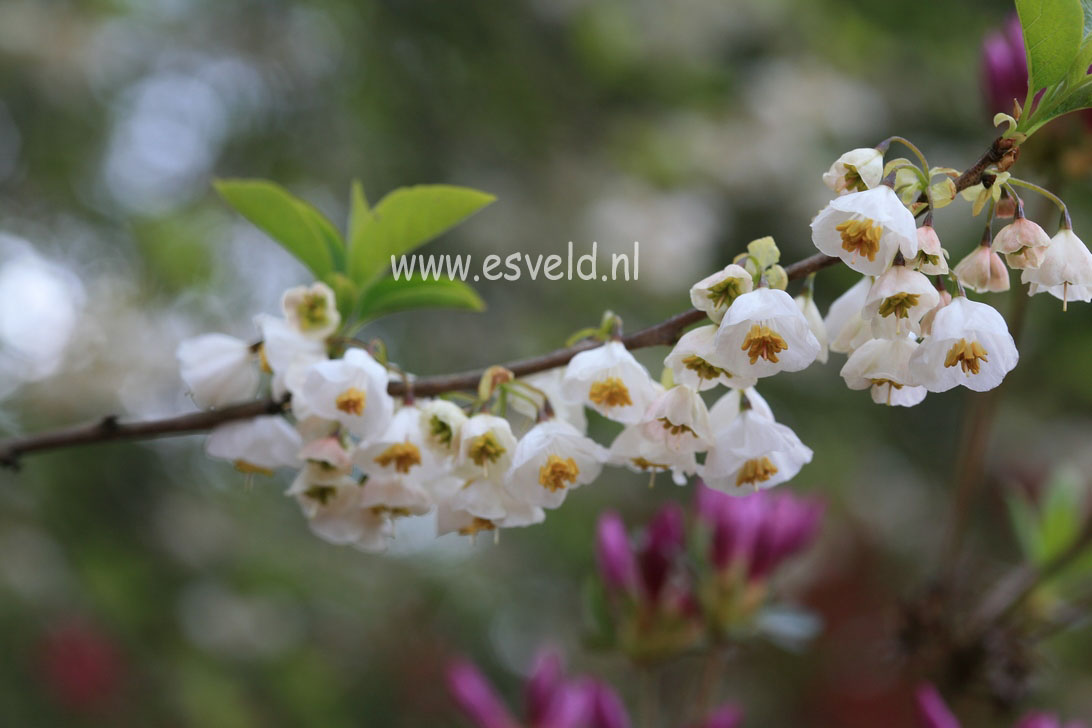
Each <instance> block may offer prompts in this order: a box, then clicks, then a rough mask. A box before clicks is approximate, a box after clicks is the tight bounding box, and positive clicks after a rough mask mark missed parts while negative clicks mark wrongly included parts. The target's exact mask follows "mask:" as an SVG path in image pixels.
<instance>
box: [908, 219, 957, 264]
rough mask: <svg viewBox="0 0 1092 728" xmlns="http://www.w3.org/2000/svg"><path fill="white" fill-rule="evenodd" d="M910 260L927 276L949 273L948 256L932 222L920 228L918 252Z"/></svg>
mask: <svg viewBox="0 0 1092 728" xmlns="http://www.w3.org/2000/svg"><path fill="white" fill-rule="evenodd" d="M910 262H912V263H913V265H914V267H915V268H917V269H918V270H919V271H921V272H922V273H924V274H925V275H927V276H946V275H948V258H947V257H946V256H945V251H944V246H942V245H941V244H940V238H939V237H938V236H937V231H936V230H934V229H933V226H932V224H930V223H928V222H927V223H926V224H924V225H922V226H921V227H919V228H918V254H917V257H915V258H914V259H913V260H912V261H910Z"/></svg>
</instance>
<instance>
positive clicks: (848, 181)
mask: <svg viewBox="0 0 1092 728" xmlns="http://www.w3.org/2000/svg"><path fill="white" fill-rule="evenodd" d="M882 178H883V154H882V153H881V152H880V150H878V149H873V148H870V147H861V148H859V149H851V150H849V151H848V152H846V153H845V154H843V155H842V156H840V157H838V160H837V161H836V162H835V163H834V164H832V165H831V166H830V169H829V170H828V171H827V172H825V173H824V174H823V184H825V185H826V186H827V187H829V188H830V189H831V191H833V192H836V193H838V194H839V195H844V194H846V193H848V192H863V191H864V190H867V189H870V188H872V187H875V186H876V185H878V184H879V183H880V180H881V179H882Z"/></svg>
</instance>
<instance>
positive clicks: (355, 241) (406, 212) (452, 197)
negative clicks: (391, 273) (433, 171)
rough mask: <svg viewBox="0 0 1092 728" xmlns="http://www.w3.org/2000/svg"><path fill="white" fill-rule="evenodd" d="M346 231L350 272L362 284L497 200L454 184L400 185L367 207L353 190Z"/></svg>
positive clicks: (362, 198)
mask: <svg viewBox="0 0 1092 728" xmlns="http://www.w3.org/2000/svg"><path fill="white" fill-rule="evenodd" d="M353 197H354V203H353V215H352V218H353V220H352V222H350V226H349V227H350V233H349V276H350V277H351V278H352V279H353V281H355V282H356V283H357V285H359V286H362V287H366V286H367V285H368V284H369V283H370V282H371V281H373V280H374V279H375V278H376V277H378V276H379V275H380V274H382V272H383V271H385V270H386V269H387V267H388V266H389V265H390V263H391V256H392V255H395V256H397V255H402V254H403V253H408V252H410V251H411V250H413V249H414V248H417V247H418V246H420V245H424V244H425V243H427V242H428V241H430V240H432V239H433V238H435V237H437V236H439V235H440V234H442V233H444V232H446V231H447V230H449V229H451V228H452V227H454V226H455V225H457V224H458V223H460V222H462V221H463V220H464V219H466V218H467V217H469V216H470V215H472V214H474V213H475V212H477V211H478V210H480V209H481V208H483V207H485V206H486V205H488V204H489V203H491V202H493V200H495V199H496V197H494V196H493V195H490V194H487V193H485V192H479V191H478V190H473V189H470V188H467V187H454V186H452V185H418V186H415V187H401V188H399V189H397V190H394V191H393V192H391V193H390V194H388V195H387V196H386V197H384V198H383V199H382V200H380V201H379V204H377V205H376V206H375V207H374V208H373V209H371V210H370V211H367V202H366V201H365V200H364V196H363V192H361V194H360V195H359V199H358V197H357V195H356V194H355V192H354V196H353Z"/></svg>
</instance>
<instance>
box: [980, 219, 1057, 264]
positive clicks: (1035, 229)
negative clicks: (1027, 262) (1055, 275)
mask: <svg viewBox="0 0 1092 728" xmlns="http://www.w3.org/2000/svg"><path fill="white" fill-rule="evenodd" d="M1048 245H1050V236H1049V235H1047V233H1046V230H1043V228H1042V227H1041V226H1040V225H1039V224H1038V223H1036V222H1033V221H1031V220H1029V219H1027V218H1026V217H1024V215H1023V212H1022V211H1019V212H1017V214H1016V218H1015V219H1014V220H1013V221H1012V222H1010V223H1009V224H1008V225H1006V226H1005V227H1003V228H1001V229H1000V230H998V231H997V235H995V236H994V237H993V243H992V247H993V249H994V250H995V251H996V252H998V253H1001V254H1002V255H1012V254H1014V253H1020V252H1021V251H1023V250H1024V249H1025V248H1045V247H1046V246H1048Z"/></svg>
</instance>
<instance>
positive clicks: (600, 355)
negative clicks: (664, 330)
mask: <svg viewBox="0 0 1092 728" xmlns="http://www.w3.org/2000/svg"><path fill="white" fill-rule="evenodd" d="M561 392H562V394H563V395H564V396H565V397H567V398H568V399H569V400H572V401H579V402H583V403H585V404H586V405H587V406H589V407H591V408H592V409H594V410H595V411H596V412H598V413H599V414H601V415H603V416H604V417H606V418H608V419H611V420H614V421H615V422H621V423H623V424H634V423H636V422H639V421H640V419H641V416H642V415H643V414H644V413H645V410H646V409H648V406H649V405H650V404H652V400H653V399H654V398H655V397H656V389H655V387H654V386H653V383H652V379H651V378H650V377H649V375H648V370H647V369H645V367H644V366H643V365H642V364H641V363H640V362H638V361H637V360H636V359H634V358H633V355H632V354H630V353H629V352H628V351H626V347H625V346H624V345H623V344H622V342H621V341H608V342H607V343H605V344H603V345H602V346H597V347H596V348H594V349H590V350H588V351H582V352H580V353H579V354H577V355H576V356H574V357H573V358H572V361H570V362H569V365H568V367H566V369H565V377H564V379H563V380H562V384H561Z"/></svg>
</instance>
